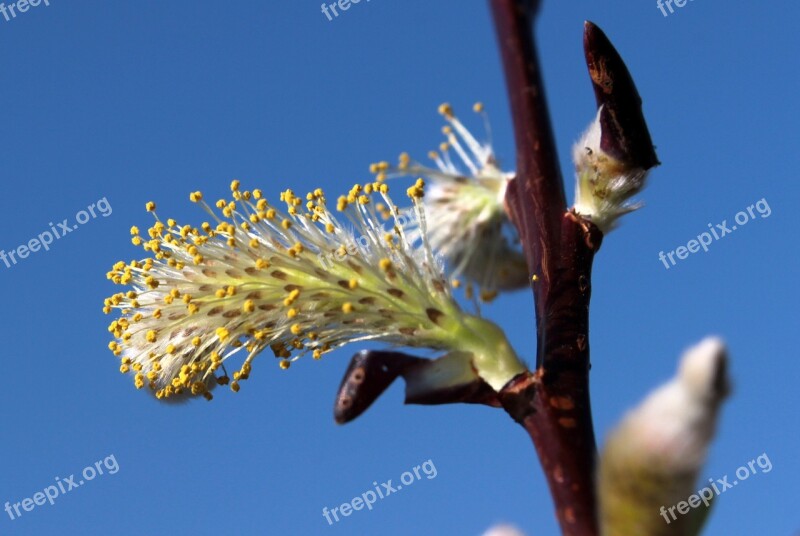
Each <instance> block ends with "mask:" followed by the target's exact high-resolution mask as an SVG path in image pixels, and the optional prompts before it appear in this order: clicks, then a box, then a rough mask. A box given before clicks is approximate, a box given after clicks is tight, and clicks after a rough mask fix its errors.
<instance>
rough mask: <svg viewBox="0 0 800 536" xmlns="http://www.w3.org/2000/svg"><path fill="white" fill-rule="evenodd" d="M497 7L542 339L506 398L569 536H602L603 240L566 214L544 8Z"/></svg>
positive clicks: (526, 3) (506, 3) (519, 216)
mask: <svg viewBox="0 0 800 536" xmlns="http://www.w3.org/2000/svg"><path fill="white" fill-rule="evenodd" d="M489 4H490V7H491V10H492V14H493V17H494V22H495V28H496V31H497V37H498V42H499V47H500V54H501V57H502V60H503V66H504V70H505V76H506V84H507V87H508V94H509V100H510V103H511V113H512V117H513V122H514V134H515V139H516V146H517V176H516V178H515V179H514V180H513V181H512V182H511V184H510V185H509V188H508V191H507V194H506V206H507V209H508V212H509V214H510V216H511V219H512V221H513V222H514V224H515V225H516V227H517V229H518V231H519V235H520V240H521V242H522V246H523V248H524V250H525V255H526V258H527V262H528V268H529V271H530V274H529V275H530V276H531V285H532V287H533V293H534V298H535V303H536V338H537V352H536V371H535V372H531V373H526V374H523V375H520V376H518V377H517V378H515V379H514V380H512V381H511V382H510V383H509V384H508V385H506V386H505V387H504V388H503V390H502V391H501V393H499V399H500V402H501V403H502V405H503V407H504V408H505V410H506V411H507V412H508V413H509V414H510V415H511V416H512V417H513V418H514V420H516V421H517V422H518V423H520V424H521V425H522V426H523V427H524V428H525V430H526V431H527V432H528V434H529V435H530V437H531V439H532V440H533V443H534V445H535V447H536V451H537V453H538V456H539V461H540V463H541V465H542V468H543V470H544V472H545V475H546V477H547V481H548V484H549V487H550V492H551V494H552V497H553V501H554V504H555V508H556V515H557V517H558V521H559V523H560V525H561V529H562V533H563V534H564V535H566V536H595V535H597V534H598V528H597V514H596V502H597V501H596V494H595V486H594V468H595V457H596V446H595V438H594V428H593V425H592V414H591V406H590V401H589V368H590V365H589V342H588V329H589V299H590V295H591V267H592V261H593V258H594V254H595V252H596V251H597V249H598V248H599V247H600V243H601V241H602V233H601V232H600V231H599V230H598V229H597V227H595V226H594V225H593V224H591V223H590V222H587V221H585V220H583V219H582V218H580V217H579V216H577V215H576V214H574V213H572V212H570V211H567V208H566V199H565V196H564V187H563V181H562V177H561V173H560V170H559V166H558V156H557V152H556V146H555V141H554V139H553V133H552V127H551V123H550V117H549V113H548V109H547V103H546V100H545V94H544V87H543V85H542V78H541V73H540V69H539V61H538V57H537V53H536V44H535V41H534V35H533V22H534V19H535V16H536V12H537V9H538V7H539V4H540V2H539V0H489Z"/></svg>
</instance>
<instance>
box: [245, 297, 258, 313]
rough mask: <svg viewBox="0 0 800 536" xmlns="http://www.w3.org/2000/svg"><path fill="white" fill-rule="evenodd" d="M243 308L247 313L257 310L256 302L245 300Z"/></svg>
mask: <svg viewBox="0 0 800 536" xmlns="http://www.w3.org/2000/svg"><path fill="white" fill-rule="evenodd" d="M242 310H243V311H244V312H245V313H252V312H253V311H255V310H256V302H254V301H253V300H245V302H244V305H242Z"/></svg>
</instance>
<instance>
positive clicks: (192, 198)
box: [189, 192, 203, 203]
mask: <svg viewBox="0 0 800 536" xmlns="http://www.w3.org/2000/svg"><path fill="white" fill-rule="evenodd" d="M202 199H203V194H202V193H200V192H192V193H190V194H189V200H190V201H191V202H192V203H197V202H199V201H201V200H202Z"/></svg>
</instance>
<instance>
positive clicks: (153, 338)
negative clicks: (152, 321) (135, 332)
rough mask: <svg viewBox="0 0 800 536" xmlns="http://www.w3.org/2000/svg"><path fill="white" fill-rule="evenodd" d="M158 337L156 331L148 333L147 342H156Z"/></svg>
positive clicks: (152, 330)
mask: <svg viewBox="0 0 800 536" xmlns="http://www.w3.org/2000/svg"><path fill="white" fill-rule="evenodd" d="M157 337H158V335H157V334H156V331H155V330H154V329H151V330H149V331H148V332H147V335H146V336H145V338H146V339H147V342H156V338H157Z"/></svg>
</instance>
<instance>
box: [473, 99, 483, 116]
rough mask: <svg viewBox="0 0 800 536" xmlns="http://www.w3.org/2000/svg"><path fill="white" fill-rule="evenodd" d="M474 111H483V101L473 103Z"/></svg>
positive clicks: (477, 112)
mask: <svg viewBox="0 0 800 536" xmlns="http://www.w3.org/2000/svg"><path fill="white" fill-rule="evenodd" d="M472 111H473V112H475V113H476V114H479V113H481V112H482V111H483V103H482V102H476V103H475V104H473V105H472Z"/></svg>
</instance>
